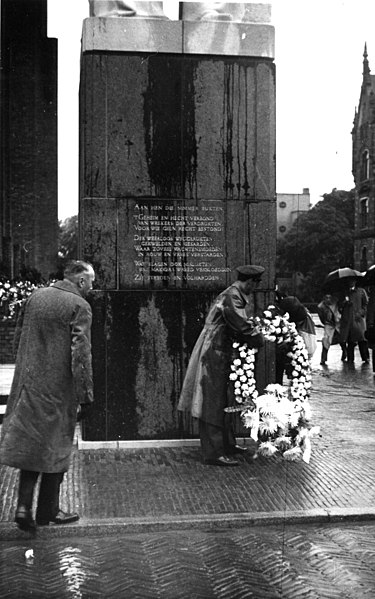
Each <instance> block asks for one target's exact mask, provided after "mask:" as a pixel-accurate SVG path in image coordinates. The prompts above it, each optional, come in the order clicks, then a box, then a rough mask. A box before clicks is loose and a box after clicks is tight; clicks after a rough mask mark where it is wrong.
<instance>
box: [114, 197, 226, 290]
mask: <svg viewBox="0 0 375 599" xmlns="http://www.w3.org/2000/svg"><path fill="white" fill-rule="evenodd" d="M225 230H226V214H225V203H224V202H222V201H216V200H207V201H205V200H200V201H199V203H197V202H195V201H193V200H191V201H188V200H183V201H182V200H156V199H152V200H151V199H150V200H149V199H127V200H125V201H123V202H121V203H120V205H119V246H120V260H119V264H120V265H126V268H124V269H123V270H122V271H121V272H120V288H125V287H126V288H129V287H133V288H134V287H141V288H144V287H161V288H166V287H171V288H179V287H191V288H196V287H217V286H219V285H222V284H223V285H225V284H226V282H227V276H228V273H230V268H229V267H228V265H227V248H226V240H225V237H226V236H225Z"/></svg>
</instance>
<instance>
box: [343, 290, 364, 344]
mask: <svg viewBox="0 0 375 599" xmlns="http://www.w3.org/2000/svg"><path fill="white" fill-rule="evenodd" d="M367 304H368V295H367V293H366V291H365V290H364V289H363V288H362V287H356V288H355V289H351V290H350V291H348V292H347V293H346V294H345V295H342V296H341V298H340V300H339V309H340V310H341V322H340V343H345V342H347V341H348V340H350V341H351V342H352V343H357V342H358V341H363V340H364V339H365V331H366V313H367Z"/></svg>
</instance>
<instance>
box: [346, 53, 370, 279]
mask: <svg viewBox="0 0 375 599" xmlns="http://www.w3.org/2000/svg"><path fill="white" fill-rule="evenodd" d="M352 143H353V165H352V170H353V177H354V183H355V190H356V202H355V238H354V264H355V268H357V269H359V270H361V271H363V270H366V269H367V268H368V267H369V266H371V265H372V264H373V263H375V75H371V72H370V66H369V61H368V55H367V46H366V45H365V50H364V54H363V79H362V86H361V93H360V98H359V105H358V108H357V109H356V111H355V116H354V126H353V130H352Z"/></svg>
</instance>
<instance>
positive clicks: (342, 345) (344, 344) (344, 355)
mask: <svg viewBox="0 0 375 599" xmlns="http://www.w3.org/2000/svg"><path fill="white" fill-rule="evenodd" d="M340 347H341V351H342V354H341V360H342V361H343V362H344V360H346V358H347V357H348V355H347V351H346V343H340Z"/></svg>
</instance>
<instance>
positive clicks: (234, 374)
mask: <svg viewBox="0 0 375 599" xmlns="http://www.w3.org/2000/svg"><path fill="white" fill-rule="evenodd" d="M229 378H230V380H231V381H235V380H236V379H237V375H236V373H235V372H231V373H230V375H229Z"/></svg>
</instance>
